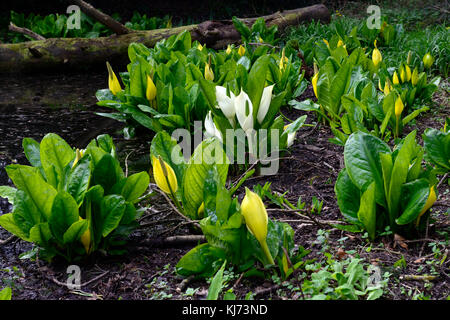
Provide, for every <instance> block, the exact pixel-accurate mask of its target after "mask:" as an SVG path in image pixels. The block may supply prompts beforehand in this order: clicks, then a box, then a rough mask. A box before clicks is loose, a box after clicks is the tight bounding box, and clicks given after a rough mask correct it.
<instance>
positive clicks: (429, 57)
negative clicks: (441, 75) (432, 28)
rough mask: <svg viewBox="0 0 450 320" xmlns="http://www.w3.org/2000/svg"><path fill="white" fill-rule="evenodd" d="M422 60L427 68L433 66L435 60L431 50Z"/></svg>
mask: <svg viewBox="0 0 450 320" xmlns="http://www.w3.org/2000/svg"><path fill="white" fill-rule="evenodd" d="M422 61H423V65H424V67H425V68H427V69H429V68H430V67H431V66H432V64H433V62H434V58H433V56H432V55H431V54H430V53H429V52H427V53H426V54H425V55H424V56H423V59H422Z"/></svg>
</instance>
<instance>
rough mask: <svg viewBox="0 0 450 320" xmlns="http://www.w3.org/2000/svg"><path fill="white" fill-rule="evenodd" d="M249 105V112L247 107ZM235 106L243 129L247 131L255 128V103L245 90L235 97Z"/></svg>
mask: <svg viewBox="0 0 450 320" xmlns="http://www.w3.org/2000/svg"><path fill="white" fill-rule="evenodd" d="M247 105H248V113H247V107H246V106H247ZM234 107H235V110H236V116H237V119H238V121H239V124H240V125H241V128H242V130H244V131H245V132H246V131H248V130H250V129H253V104H252V101H251V100H250V98H249V97H248V95H247V94H246V93H245V92H244V91H241V93H240V94H239V95H238V96H237V97H236V98H235V99H234Z"/></svg>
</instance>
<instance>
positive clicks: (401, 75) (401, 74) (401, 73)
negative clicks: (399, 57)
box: [400, 67, 406, 83]
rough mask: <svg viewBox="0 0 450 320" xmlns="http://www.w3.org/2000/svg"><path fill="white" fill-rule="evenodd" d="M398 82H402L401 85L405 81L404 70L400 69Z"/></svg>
mask: <svg viewBox="0 0 450 320" xmlns="http://www.w3.org/2000/svg"><path fill="white" fill-rule="evenodd" d="M400 80H402V83H403V82H405V80H406V72H405V68H403V67H400Z"/></svg>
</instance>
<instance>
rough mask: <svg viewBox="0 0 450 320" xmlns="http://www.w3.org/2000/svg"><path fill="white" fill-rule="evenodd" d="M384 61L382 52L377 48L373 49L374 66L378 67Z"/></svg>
mask: <svg viewBox="0 0 450 320" xmlns="http://www.w3.org/2000/svg"><path fill="white" fill-rule="evenodd" d="M382 60H383V57H382V56H381V52H380V50H378V49H377V48H375V49H373V51H372V62H373V65H374V66H375V67H376V66H378V65H379V64H380V62H381V61H382Z"/></svg>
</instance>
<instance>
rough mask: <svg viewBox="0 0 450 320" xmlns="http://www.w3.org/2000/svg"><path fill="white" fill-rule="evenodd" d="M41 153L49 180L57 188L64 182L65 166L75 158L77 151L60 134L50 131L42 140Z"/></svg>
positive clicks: (43, 166)
mask: <svg viewBox="0 0 450 320" xmlns="http://www.w3.org/2000/svg"><path fill="white" fill-rule="evenodd" d="M40 155H41V163H42V168H43V169H44V172H45V176H46V178H47V182H48V183H50V184H51V185H52V186H53V187H55V188H57V187H58V186H59V185H61V183H63V182H64V168H65V167H66V166H67V165H68V164H69V163H70V162H71V161H72V160H73V159H74V158H75V152H74V151H73V150H72V148H71V147H70V146H69V145H68V144H67V142H65V141H64V139H62V138H61V137H60V136H58V135H57V134H54V133H49V134H47V135H45V137H44V138H43V139H42V141H41V145H40Z"/></svg>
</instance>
